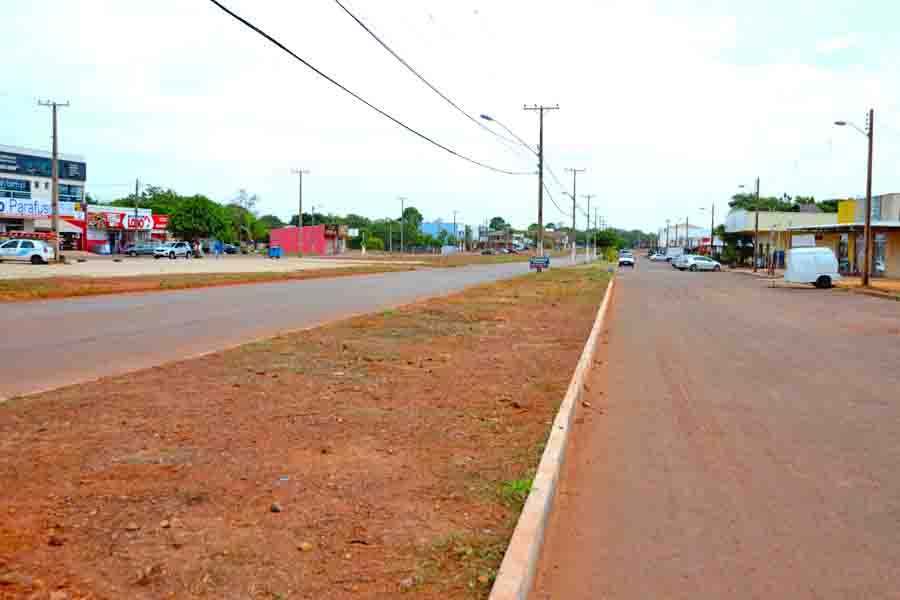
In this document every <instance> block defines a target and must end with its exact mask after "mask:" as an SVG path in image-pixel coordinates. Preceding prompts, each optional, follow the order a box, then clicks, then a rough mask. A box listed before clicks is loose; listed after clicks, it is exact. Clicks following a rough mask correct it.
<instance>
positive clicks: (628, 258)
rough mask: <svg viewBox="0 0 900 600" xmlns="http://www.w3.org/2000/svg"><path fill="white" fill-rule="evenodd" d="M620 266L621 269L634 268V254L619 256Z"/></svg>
mask: <svg viewBox="0 0 900 600" xmlns="http://www.w3.org/2000/svg"><path fill="white" fill-rule="evenodd" d="M619 266H620V267H631V268H632V269H633V268H634V255H632V254H620V255H619Z"/></svg>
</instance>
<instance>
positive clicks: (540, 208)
mask: <svg viewBox="0 0 900 600" xmlns="http://www.w3.org/2000/svg"><path fill="white" fill-rule="evenodd" d="M522 108H523V109H524V110H536V111H538V113H539V115H540V138H539V139H540V141H539V142H538V246H539V247H540V250H539V251H538V256H544V111H545V110H559V105H558V104H557V105H556V106H544V105H541V106H538V105H534V106H523V107H522Z"/></svg>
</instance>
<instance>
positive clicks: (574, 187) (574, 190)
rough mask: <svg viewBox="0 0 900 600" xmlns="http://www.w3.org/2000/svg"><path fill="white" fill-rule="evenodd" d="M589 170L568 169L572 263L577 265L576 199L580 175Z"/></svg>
mask: <svg viewBox="0 0 900 600" xmlns="http://www.w3.org/2000/svg"><path fill="white" fill-rule="evenodd" d="M586 170H587V169H566V171H567V172H569V173H571V174H572V263H573V264H574V263H575V242H576V241H577V240H578V233H577V232H576V229H575V215H576V212H575V211H576V208H575V199H576V198H577V197H578V195H577V194H578V174H579V173H584V172H585V171H586Z"/></svg>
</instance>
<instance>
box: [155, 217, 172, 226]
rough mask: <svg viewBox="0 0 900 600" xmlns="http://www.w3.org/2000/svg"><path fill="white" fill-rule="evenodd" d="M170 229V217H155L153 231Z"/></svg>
mask: <svg viewBox="0 0 900 600" xmlns="http://www.w3.org/2000/svg"><path fill="white" fill-rule="evenodd" d="M168 227H169V215H153V229H166V228H168Z"/></svg>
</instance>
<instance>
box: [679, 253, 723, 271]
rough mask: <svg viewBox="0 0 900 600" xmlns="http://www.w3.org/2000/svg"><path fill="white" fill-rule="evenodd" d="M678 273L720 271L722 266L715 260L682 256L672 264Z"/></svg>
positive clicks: (690, 255)
mask: <svg viewBox="0 0 900 600" xmlns="http://www.w3.org/2000/svg"><path fill="white" fill-rule="evenodd" d="M672 264H673V266H674V267H675V268H676V269H678V270H679V271H721V270H722V265H721V263H719V262H718V261H716V260H713V259H711V258H709V257H706V256H700V255H697V254H682V255H681V256H679V257H678V258H677V259H675V261H674V262H673V263H672Z"/></svg>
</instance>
